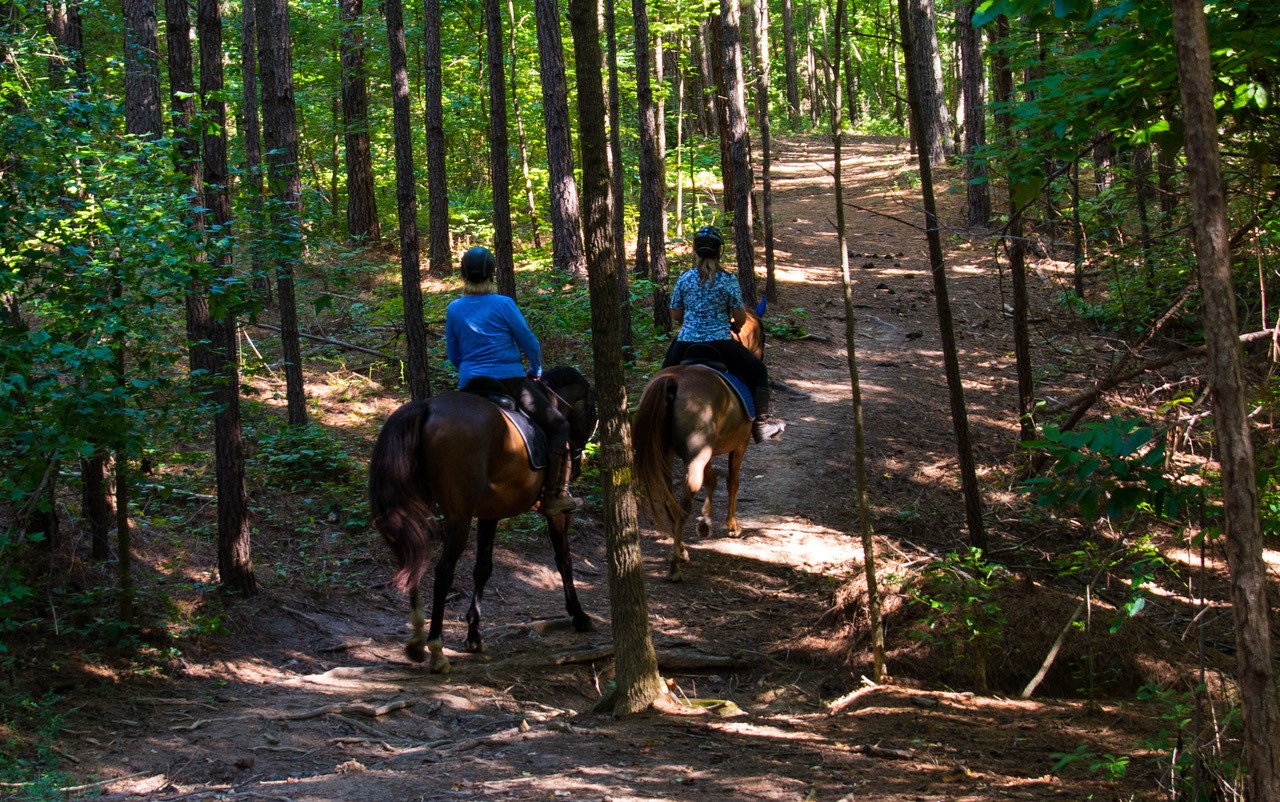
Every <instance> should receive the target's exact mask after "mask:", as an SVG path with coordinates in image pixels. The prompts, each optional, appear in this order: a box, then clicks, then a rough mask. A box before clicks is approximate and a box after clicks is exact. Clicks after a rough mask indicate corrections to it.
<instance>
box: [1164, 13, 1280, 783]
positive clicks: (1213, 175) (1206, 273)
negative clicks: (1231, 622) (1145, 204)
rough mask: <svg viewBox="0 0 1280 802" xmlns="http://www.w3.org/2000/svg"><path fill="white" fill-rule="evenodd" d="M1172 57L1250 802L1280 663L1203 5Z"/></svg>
mask: <svg viewBox="0 0 1280 802" xmlns="http://www.w3.org/2000/svg"><path fill="white" fill-rule="evenodd" d="M1173 37H1174V50H1175V52H1176V53H1177V58H1178V83H1179V84H1180V87H1181V93H1182V107H1183V120H1184V122H1185V125H1186V134H1185V135H1186V152H1187V177H1188V180H1189V183H1190V186H1191V199H1192V205H1193V207H1194V226H1195V236H1194V237H1193V240H1194V246H1195V252H1196V263H1197V267H1198V269H1199V273H1200V293H1201V296H1202V297H1203V299H1204V315H1205V319H1204V336H1205V346H1206V349H1207V351H1208V354H1209V377H1210V386H1211V387H1212V388H1213V420H1214V431H1215V433H1216V435H1217V450H1218V455H1217V456H1218V464H1219V466H1220V467H1221V469H1222V493H1223V510H1224V512H1225V517H1226V550H1227V562H1228V565H1229V567H1230V569H1231V602H1232V604H1231V610H1232V615H1233V617H1234V619H1235V630H1236V660H1237V663H1238V665H1239V671H1238V682H1239V685H1240V706H1241V711H1242V718H1243V721H1244V756H1245V764H1246V766H1247V767H1248V769H1247V772H1248V773H1247V774H1246V777H1245V783H1246V786H1245V798H1246V799H1250V800H1257V802H1262V800H1275V799H1280V701H1278V700H1277V697H1276V674H1275V664H1274V662H1273V661H1272V643H1271V607H1270V602H1269V600H1268V595H1267V594H1268V591H1267V588H1268V577H1267V565H1266V563H1265V562H1264V561H1263V555H1262V550H1263V538H1262V527H1261V522H1260V519H1259V517H1258V486H1257V480H1256V477H1255V473H1254V470H1255V467H1256V466H1255V461H1254V454H1253V443H1252V440H1251V436H1250V431H1249V429H1250V423H1249V414H1248V409H1247V407H1246V405H1245V399H1246V393H1247V392H1248V390H1247V387H1246V386H1245V380H1244V375H1243V370H1242V368H1241V364H1240V344H1239V340H1238V339H1237V332H1238V331H1239V328H1238V322H1237V319H1236V294H1235V290H1234V281H1233V277H1232V274H1231V249H1230V248H1231V246H1230V243H1229V236H1230V232H1229V231H1228V229H1227V226H1228V218H1227V196H1226V184H1225V182H1224V180H1223V175H1222V162H1221V157H1220V155H1219V151H1218V120H1217V115H1216V112H1215V110H1214V102H1213V97H1214V86H1213V73H1212V69H1211V65H1210V60H1209V59H1210V51H1209V36H1208V30H1207V24H1206V22H1205V16H1204V6H1203V5H1201V4H1200V3H1199V2H1198V1H1197V0H1173Z"/></svg>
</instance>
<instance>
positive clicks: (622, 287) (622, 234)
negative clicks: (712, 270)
mask: <svg viewBox="0 0 1280 802" xmlns="http://www.w3.org/2000/svg"><path fill="white" fill-rule="evenodd" d="M603 7H604V31H605V42H606V47H607V53H606V54H605V58H606V60H607V70H608V74H609V92H608V95H609V98H608V102H609V179H610V190H611V192H612V195H613V209H614V214H613V250H614V260H615V261H616V262H617V263H618V298H619V299H620V300H621V302H622V309H621V310H620V311H621V313H622V314H621V325H620V328H621V332H622V348H623V349H624V350H629V349H630V348H631V286H630V283H629V280H628V277H627V241H626V225H625V224H626V220H625V219H624V218H625V217H626V214H625V212H624V209H625V207H626V197H625V194H624V192H623V172H624V167H623V163H622V97H621V95H622V92H621V90H620V89H619V87H618V33H617V24H616V23H617V14H616V3H615V0H604V3H603ZM645 233H646V231H645V227H644V225H643V224H641V226H640V230H639V232H638V233H637V236H636V269H637V270H641V269H643V267H644V261H643V254H644V249H645V245H646V243H645Z"/></svg>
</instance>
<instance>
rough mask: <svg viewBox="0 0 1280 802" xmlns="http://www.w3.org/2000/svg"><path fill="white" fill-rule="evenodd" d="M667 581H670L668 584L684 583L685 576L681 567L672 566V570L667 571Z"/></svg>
mask: <svg viewBox="0 0 1280 802" xmlns="http://www.w3.org/2000/svg"><path fill="white" fill-rule="evenodd" d="M667 581H668V582H683V581H684V574H683V573H682V572H681V571H680V567H679V566H677V565H672V566H671V570H669V571H667Z"/></svg>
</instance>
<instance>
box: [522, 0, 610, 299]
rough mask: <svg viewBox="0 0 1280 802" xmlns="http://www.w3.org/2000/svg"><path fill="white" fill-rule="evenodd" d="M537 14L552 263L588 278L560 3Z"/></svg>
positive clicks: (538, 5)
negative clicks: (575, 175) (566, 78)
mask: <svg viewBox="0 0 1280 802" xmlns="http://www.w3.org/2000/svg"><path fill="white" fill-rule="evenodd" d="M534 12H535V17H536V22H537V28H538V56H539V58H540V60H541V68H542V115H543V121H544V122H545V124H546V130H547V173H548V178H549V181H550V185H549V189H550V194H551V254H552V255H551V261H552V263H553V264H554V265H555V267H556V269H557V270H565V271H568V272H569V273H571V274H572V275H575V276H583V275H586V272H587V262H586V257H585V256H584V255H583V252H582V219H581V212H580V210H579V206H578V185H577V183H575V181H574V178H573V142H572V139H571V133H570V129H569V100H568V98H569V89H568V84H567V83H566V80H565V74H564V44H563V42H562V39H561V36H560V12H559V10H558V9H557V3H556V0H534ZM598 49H599V48H598V47H597V50H598ZM601 91H603V90H601ZM604 146H605V147H607V145H604Z"/></svg>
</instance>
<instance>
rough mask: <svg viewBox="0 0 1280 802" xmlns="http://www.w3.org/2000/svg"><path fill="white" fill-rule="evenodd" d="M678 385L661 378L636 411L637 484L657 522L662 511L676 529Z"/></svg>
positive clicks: (652, 385)
mask: <svg viewBox="0 0 1280 802" xmlns="http://www.w3.org/2000/svg"><path fill="white" fill-rule="evenodd" d="M678 386H679V384H678V382H677V381H676V379H675V378H674V377H672V376H659V377H658V378H656V379H654V380H653V382H652V383H651V384H650V385H649V386H648V388H646V389H645V392H644V395H643V396H641V398H640V408H639V409H637V410H636V419H635V426H634V438H633V440H634V442H633V443H632V448H633V450H634V451H635V469H636V483H637V484H638V485H639V487H640V490H641V492H642V493H643V495H644V500H645V504H646V505H647V506H648V508H649V512H650V514H651V515H653V517H654V519H655V520H658V519H659V518H660V516H659V511H661V512H662V513H663V514H664V515H665V516H666V518H667V520H668V521H670V522H671V523H672V525H673V526H674V525H675V521H676V520H678V518H677V515H678V513H679V510H680V502H679V500H678V499H676V497H675V494H674V493H672V492H671V483H672V480H673V478H674V471H673V468H672V462H673V454H672V450H671V426H672V420H671V404H672V402H673V401H674V400H675V395H676V390H677V389H678Z"/></svg>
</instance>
